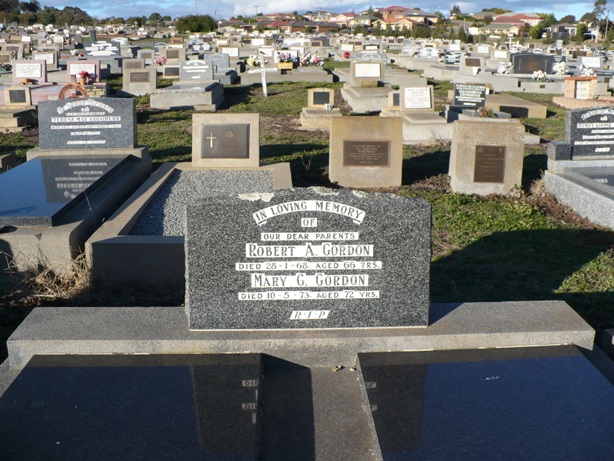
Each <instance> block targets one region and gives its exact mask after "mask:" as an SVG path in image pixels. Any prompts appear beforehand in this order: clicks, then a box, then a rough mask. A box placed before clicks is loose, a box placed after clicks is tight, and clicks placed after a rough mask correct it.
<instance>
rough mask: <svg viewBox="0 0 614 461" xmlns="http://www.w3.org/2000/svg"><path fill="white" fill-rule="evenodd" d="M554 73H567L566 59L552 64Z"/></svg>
mask: <svg viewBox="0 0 614 461" xmlns="http://www.w3.org/2000/svg"><path fill="white" fill-rule="evenodd" d="M552 73H553V74H554V75H565V74H566V73H567V66H566V65H565V61H561V62H557V63H556V64H553V65H552Z"/></svg>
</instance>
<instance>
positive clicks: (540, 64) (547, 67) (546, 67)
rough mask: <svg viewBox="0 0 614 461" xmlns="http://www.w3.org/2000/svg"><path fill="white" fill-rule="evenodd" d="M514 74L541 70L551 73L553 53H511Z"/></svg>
mask: <svg viewBox="0 0 614 461" xmlns="http://www.w3.org/2000/svg"><path fill="white" fill-rule="evenodd" d="M511 58H512V67H513V71H512V72H513V73H514V74H532V73H533V72H535V71H538V70H541V71H543V72H546V73H547V74H549V73H552V65H553V64H554V55H551V54H533V53H514V54H512V55H511Z"/></svg>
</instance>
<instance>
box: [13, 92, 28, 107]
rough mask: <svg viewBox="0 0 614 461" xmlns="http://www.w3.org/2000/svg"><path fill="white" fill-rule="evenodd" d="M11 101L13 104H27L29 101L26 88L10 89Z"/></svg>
mask: <svg viewBox="0 0 614 461" xmlns="http://www.w3.org/2000/svg"><path fill="white" fill-rule="evenodd" d="M9 102H10V103H11V104H22V103H23V104H25V103H26V102H28V99H27V98H26V90H9Z"/></svg>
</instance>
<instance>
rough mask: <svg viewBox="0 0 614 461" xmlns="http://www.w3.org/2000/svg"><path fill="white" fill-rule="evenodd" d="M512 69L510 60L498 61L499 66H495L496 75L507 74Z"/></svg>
mask: <svg viewBox="0 0 614 461" xmlns="http://www.w3.org/2000/svg"><path fill="white" fill-rule="evenodd" d="M511 71H512V63H511V62H500V63H499V67H497V74H498V75H505V74H509V73H510V72H511Z"/></svg>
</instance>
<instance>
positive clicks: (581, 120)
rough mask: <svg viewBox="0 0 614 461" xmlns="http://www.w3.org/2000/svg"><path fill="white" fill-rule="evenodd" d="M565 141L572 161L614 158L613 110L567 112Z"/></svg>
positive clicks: (605, 108) (606, 108) (597, 109)
mask: <svg viewBox="0 0 614 461" xmlns="http://www.w3.org/2000/svg"><path fill="white" fill-rule="evenodd" d="M565 141H566V142H567V144H570V145H571V147H572V160H574V159H575V160H577V159H578V158H579V157H580V158H590V157H593V158H599V157H608V158H612V156H614V108H612V107H595V108H588V109H575V110H569V111H567V114H566V118H565Z"/></svg>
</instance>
